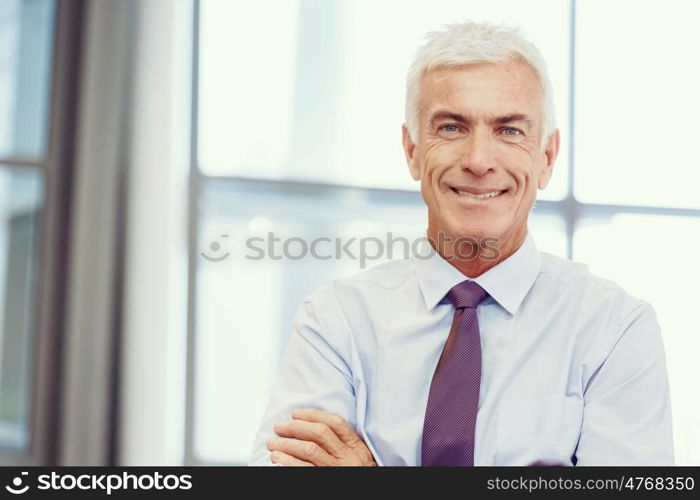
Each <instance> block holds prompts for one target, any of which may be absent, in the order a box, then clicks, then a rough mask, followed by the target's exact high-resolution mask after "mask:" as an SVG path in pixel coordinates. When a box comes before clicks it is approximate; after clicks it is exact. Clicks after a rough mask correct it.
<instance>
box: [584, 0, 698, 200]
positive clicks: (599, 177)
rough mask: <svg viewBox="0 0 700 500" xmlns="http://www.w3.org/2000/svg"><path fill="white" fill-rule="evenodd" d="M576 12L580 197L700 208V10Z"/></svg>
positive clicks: (644, 7) (617, 5) (595, 1)
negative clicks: (699, 131) (698, 133)
mask: <svg viewBox="0 0 700 500" xmlns="http://www.w3.org/2000/svg"><path fill="white" fill-rule="evenodd" d="M576 5H577V27H576V35H577V42H576V49H577V50H576V83H575V85H576V92H575V96H576V97H575V98H576V103H575V105H576V114H575V119H576V148H575V151H576V157H575V162H574V163H575V165H576V195H577V196H578V197H579V198H580V199H581V200H584V201H588V202H597V203H606V204H628V205H654V206H663V205H667V206H675V207H695V208H698V207H700V196H698V194H697V185H698V184H699V183H700V160H699V159H698V155H697V146H696V143H697V138H696V137H695V129H696V126H695V124H694V122H693V120H694V119H695V118H694V117H695V116H697V115H698V114H700V94H698V88H700V73H699V72H698V71H696V69H695V68H696V67H697V64H696V63H692V62H691V61H696V60H697V47H698V46H700V31H698V29H697V19H698V18H700V3H698V2H696V1H694V0H685V1H682V0H669V1H664V2H637V1H634V0H620V1H615V2H609V1H605V0H586V1H585V2H577V4H576ZM630 16H632V17H633V19H634V22H630Z"/></svg>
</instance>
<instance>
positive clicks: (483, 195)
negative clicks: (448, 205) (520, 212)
mask: <svg viewBox="0 0 700 500" xmlns="http://www.w3.org/2000/svg"><path fill="white" fill-rule="evenodd" d="M450 190H452V192H453V193H455V194H456V195H458V196H460V197H462V198H469V199H472V200H483V201H488V200H492V199H495V198H498V197H500V196H502V195H503V194H504V193H506V192H507V191H508V190H507V189H493V188H488V189H474V188H457V187H454V186H450Z"/></svg>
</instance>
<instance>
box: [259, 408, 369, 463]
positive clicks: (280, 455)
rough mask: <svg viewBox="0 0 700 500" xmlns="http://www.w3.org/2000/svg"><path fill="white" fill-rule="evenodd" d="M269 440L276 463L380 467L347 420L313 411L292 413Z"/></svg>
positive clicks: (277, 426) (298, 410)
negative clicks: (288, 419)
mask: <svg viewBox="0 0 700 500" xmlns="http://www.w3.org/2000/svg"><path fill="white" fill-rule="evenodd" d="M292 418H293V420H291V421H289V422H282V423H279V424H276V425H275V427H274V429H275V432H276V433H277V435H278V436H280V437H276V438H271V439H268V440H267V448H268V449H269V450H270V451H272V462H274V463H279V464H282V465H291V466H307V467H309V466H314V465H320V466H351V465H359V466H376V465H377V463H376V462H375V461H374V457H373V456H372V453H371V452H370V451H369V448H367V445H366V444H365V443H364V441H362V439H360V437H359V436H358V435H357V434H355V431H354V430H353V429H352V427H350V426H349V425H348V423H347V422H346V421H345V419H344V418H343V417H341V416H340V415H336V414H335V413H329V412H327V411H321V410H313V409H296V410H294V411H292Z"/></svg>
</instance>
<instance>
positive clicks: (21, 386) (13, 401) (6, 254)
mask: <svg viewBox="0 0 700 500" xmlns="http://www.w3.org/2000/svg"><path fill="white" fill-rule="evenodd" d="M41 199H42V193H41V173H40V171H39V170H34V169H28V168H24V169H10V168H7V167H2V166H0V450H20V451H21V450H26V449H27V447H28V445H29V430H30V423H31V420H30V411H29V403H30V396H31V390H32V380H31V376H32V372H31V367H32V366H33V360H32V349H31V346H32V331H33V328H34V325H33V323H32V319H33V318H34V317H35V314H34V296H35V291H36V290H35V289H36V277H37V269H36V246H37V238H38V232H39V227H38V218H39V210H40V209H41V203H42V202H41Z"/></svg>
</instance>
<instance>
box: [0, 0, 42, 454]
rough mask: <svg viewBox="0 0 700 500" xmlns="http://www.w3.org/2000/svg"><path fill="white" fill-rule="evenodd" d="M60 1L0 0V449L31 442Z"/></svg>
mask: <svg viewBox="0 0 700 500" xmlns="http://www.w3.org/2000/svg"><path fill="white" fill-rule="evenodd" d="M53 21H54V2H53V1H52V0H4V1H2V2H0V381H1V384H0V450H1V451H2V452H3V455H5V456H8V457H11V456H13V455H15V456H17V455H28V454H29V452H30V446H31V444H32V440H33V436H32V422H33V416H34V409H35V408H34V407H33V403H34V401H35V399H34V396H35V392H34V388H35V385H34V384H35V380H36V373H37V371H36V366H37V359H36V356H37V351H36V349H35V348H34V346H35V345H36V339H35V337H36V335H35V332H36V330H37V329H38V321H37V316H38V306H37V301H36V298H37V297H38V295H39V288H38V283H39V275H40V272H39V271H40V269H39V249H38V247H39V241H40V235H41V234H42V233H41V228H42V227H41V226H42V224H43V220H44V217H43V216H44V205H45V201H44V200H45V195H44V191H45V189H44V183H45V178H46V171H47V168H48V163H49V162H48V159H47V157H48V147H49V141H48V132H49V130H48V121H49V120H48V119H49V96H50V92H49V90H50V87H51V71H52V64H51V59H52V44H53Z"/></svg>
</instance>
